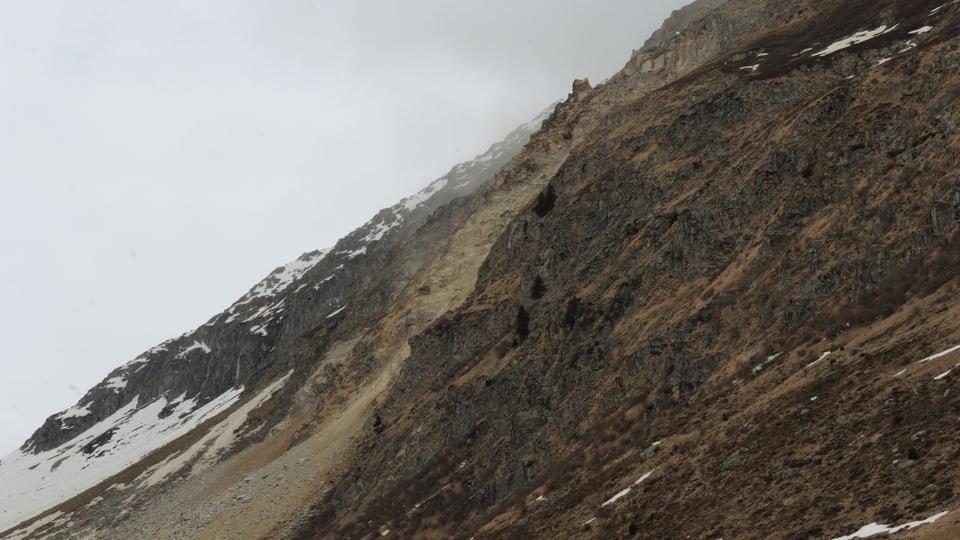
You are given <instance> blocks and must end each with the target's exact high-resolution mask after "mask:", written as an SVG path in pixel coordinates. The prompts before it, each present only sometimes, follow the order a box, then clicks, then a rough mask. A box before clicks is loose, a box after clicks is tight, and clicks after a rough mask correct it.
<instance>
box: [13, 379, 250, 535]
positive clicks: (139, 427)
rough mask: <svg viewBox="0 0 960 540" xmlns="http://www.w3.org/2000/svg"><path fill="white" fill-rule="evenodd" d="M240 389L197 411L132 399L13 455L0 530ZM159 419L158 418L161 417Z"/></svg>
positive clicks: (82, 486) (188, 426) (120, 464)
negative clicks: (64, 436)
mask: <svg viewBox="0 0 960 540" xmlns="http://www.w3.org/2000/svg"><path fill="white" fill-rule="evenodd" d="M242 391H243V387H238V388H234V389H231V390H228V391H226V392H224V393H223V394H221V395H220V396H218V397H216V398H215V399H213V400H211V401H210V402H209V403H207V404H206V405H204V406H202V407H197V401H196V400H195V399H185V396H180V397H179V398H176V399H174V400H172V401H169V400H168V399H167V398H166V397H161V398H158V399H156V400H154V401H152V402H150V403H148V404H146V405H145V406H143V407H142V408H138V407H139V402H140V397H139V396H137V397H135V398H133V399H132V400H131V401H130V402H129V403H127V404H126V405H124V406H123V407H121V408H120V409H119V410H118V411H117V412H115V413H113V414H112V415H111V416H110V417H109V418H106V419H104V420H102V421H100V422H98V423H97V424H95V425H94V426H93V427H91V428H90V429H87V430H86V431H84V432H83V433H81V434H80V435H78V436H77V437H75V438H73V439H72V440H70V441H68V442H66V443H64V444H63V445H61V446H59V447H57V448H54V449H52V450H47V451H45V452H39V453H36V454H33V453H30V452H23V451H20V450H16V451H14V452H13V453H11V454H9V455H8V456H7V457H5V458H4V459H3V460H2V461H0V531H2V530H6V529H8V528H10V527H12V526H14V525H16V524H17V523H20V522H21V521H23V520H24V519H27V518H29V517H31V516H35V515H37V514H39V513H41V512H43V511H45V510H47V509H49V508H51V507H53V506H56V505H57V504H59V503H61V502H63V501H65V500H67V499H69V498H71V497H73V496H75V495H77V494H78V493H81V492H83V491H85V490H87V489H90V488H91V487H93V486H95V485H97V484H99V483H100V482H102V481H104V480H106V479H107V478H109V477H111V476H113V475H115V474H117V473H119V472H120V471H122V470H123V469H125V468H127V467H129V466H130V465H132V464H134V463H136V462H138V461H140V460H141V459H143V458H144V457H146V456H147V454H149V453H150V452H153V451H154V450H156V449H158V448H160V447H162V446H164V445H166V444H168V443H170V442H172V441H173V440H175V439H176V438H178V437H180V436H182V435H184V434H186V433H188V432H189V431H190V430H192V429H194V428H195V427H197V426H198V425H200V424H201V423H202V422H204V421H205V420H207V419H209V418H212V417H213V416H216V415H217V414H219V413H220V412H222V411H224V410H226V409H228V408H229V407H231V406H232V405H233V404H234V403H236V401H237V400H238V399H239V398H240V394H241V392H242ZM161 416H162V418H161Z"/></svg>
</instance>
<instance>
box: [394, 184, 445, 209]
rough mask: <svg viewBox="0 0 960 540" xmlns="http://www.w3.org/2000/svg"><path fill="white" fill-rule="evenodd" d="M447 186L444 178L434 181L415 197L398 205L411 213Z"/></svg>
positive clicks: (408, 198)
mask: <svg viewBox="0 0 960 540" xmlns="http://www.w3.org/2000/svg"><path fill="white" fill-rule="evenodd" d="M446 185H447V179H446V178H440V179H438V180H434V181H433V183H431V184H430V185H429V186H427V187H425V188H423V189H422V190H420V192H418V193H417V194H416V195H413V196H411V197H407V198H406V199H403V200H401V201H400V204H401V205H402V206H403V207H404V208H406V209H407V211H408V212H412V211H414V210H416V209H417V207H418V206H420V205H421V204H423V203H425V202H427V200H428V199H429V198H430V197H433V196H434V194H436V193H437V192H438V191H440V190H441V189H443V187H444V186H446Z"/></svg>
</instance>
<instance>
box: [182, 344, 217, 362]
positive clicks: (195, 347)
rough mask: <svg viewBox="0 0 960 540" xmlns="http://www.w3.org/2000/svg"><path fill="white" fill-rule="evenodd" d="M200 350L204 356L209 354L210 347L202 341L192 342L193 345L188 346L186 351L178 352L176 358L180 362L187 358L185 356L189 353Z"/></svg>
mask: <svg viewBox="0 0 960 540" xmlns="http://www.w3.org/2000/svg"><path fill="white" fill-rule="evenodd" d="M196 350H201V351H203V353H204V354H210V351H211V349H210V346H209V345H207V344H206V343H204V342H202V341H197V340H193V345H190V346H189V347H187V348H186V349H184V350H182V351H180V354H178V355H177V356H176V358H177V359H178V360H182V359H184V358H186V357H187V354H188V353H190V352H191V351H196Z"/></svg>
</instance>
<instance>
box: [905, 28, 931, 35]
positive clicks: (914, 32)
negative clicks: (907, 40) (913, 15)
mask: <svg viewBox="0 0 960 540" xmlns="http://www.w3.org/2000/svg"><path fill="white" fill-rule="evenodd" d="M931 30H933V27H932V26H921V27H920V28H917V29H916V30H911V31H909V32H907V33H908V34H911V35H914V36H917V35H920V34H926V33H927V32H929V31H931Z"/></svg>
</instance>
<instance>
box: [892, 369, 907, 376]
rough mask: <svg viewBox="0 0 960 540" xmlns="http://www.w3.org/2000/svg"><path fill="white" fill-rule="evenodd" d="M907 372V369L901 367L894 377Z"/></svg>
mask: <svg viewBox="0 0 960 540" xmlns="http://www.w3.org/2000/svg"><path fill="white" fill-rule="evenodd" d="M906 372H907V370H906V369H901V370H900V371H898V372H897V373H896V375H894V377H899V376H901V375H903V374H904V373H906Z"/></svg>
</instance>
